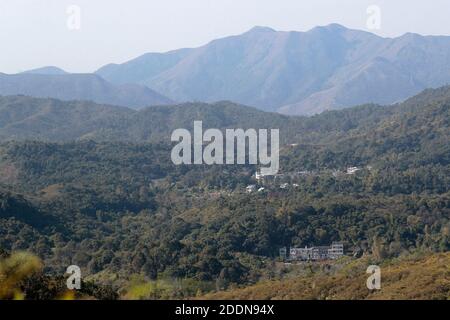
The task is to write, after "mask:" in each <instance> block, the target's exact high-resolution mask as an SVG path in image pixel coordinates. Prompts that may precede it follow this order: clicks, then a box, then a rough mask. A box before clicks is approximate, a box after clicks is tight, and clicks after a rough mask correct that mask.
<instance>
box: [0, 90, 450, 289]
mask: <svg viewBox="0 0 450 320" xmlns="http://www.w3.org/2000/svg"><path fill="white" fill-rule="evenodd" d="M86 110H91V111H89V112H90V113H92V115H89V113H88V114H87V115H86V113H85V112H86ZM98 110H101V112H100V111H99V112H97V111H98ZM194 120H203V121H204V126H205V127H213V128H239V127H242V128H281V133H280V137H281V141H282V146H283V147H282V150H281V171H280V173H281V174H282V176H281V178H280V179H281V180H279V181H277V180H275V181H268V182H266V183H264V187H265V188H266V189H265V191H264V192H260V193H247V192H246V190H245V187H246V186H247V185H249V184H257V183H259V182H256V181H255V179H254V173H255V171H256V169H257V168H256V167H255V166H251V165H236V166H226V165H224V166H217V165H215V166H206V165H192V166H189V165H182V166H175V165H173V164H172V162H171V161H170V150H171V144H170V133H171V131H172V130H174V129H176V128H190V127H191V126H192V123H193V121H194ZM449 121H450V87H444V88H441V89H436V90H427V91H425V92H423V93H422V94H420V95H418V96H416V97H414V98H411V99H409V100H407V101H406V102H404V103H401V104H397V105H393V106H376V105H366V106H360V107H355V108H350V109H345V110H341V111H331V112H325V113H322V114H320V115H317V116H313V117H309V118H308V117H286V116H282V115H277V114H270V113H264V112H260V111H257V110H256V109H252V108H247V107H243V106H238V105H234V104H232V103H229V102H220V103H216V104H213V105H207V104H194V103H193V104H184V105H179V106H170V107H152V108H148V109H145V110H142V111H132V110H129V109H125V108H116V107H111V109H108V106H100V105H95V104H89V103H84V102H83V103H81V102H61V101H57V100H51V99H34V98H29V97H23V96H16V97H2V98H0V137H2V142H1V143H0V249H3V250H6V251H7V252H16V251H24V250H25V251H29V252H32V253H34V254H36V255H37V256H38V257H39V258H40V259H42V261H43V264H44V267H43V268H44V269H43V270H44V271H45V274H48V275H51V276H54V277H57V276H58V275H59V276H60V275H62V274H64V272H65V269H66V268H67V266H69V265H71V264H76V265H79V266H80V267H81V268H82V270H83V273H84V275H86V276H87V279H88V280H92V281H95V282H96V283H98V284H101V285H111V286H112V287H113V288H114V290H116V291H118V292H121V293H123V294H125V295H126V294H127V293H128V294H129V295H131V296H132V293H130V292H131V291H132V290H128V289H129V287H130V284H135V285H136V286H139V284H141V283H145V281H150V282H149V283H152V281H153V282H154V283H158V282H157V281H161V283H164V285H166V287H167V286H168V287H170V288H174V287H176V288H178V289H177V290H175V289H173V290H165V291H164V293H160V294H159V295H158V294H155V293H154V292H153V291H152V292H153V294H154V295H152V296H151V297H152V298H160V297H169V298H182V297H190V296H193V295H195V294H197V293H198V292H210V291H216V290H222V289H227V288H229V287H234V286H245V285H249V284H253V283H257V282H259V281H263V280H268V279H272V278H273V277H275V276H280V275H279V274H278V275H275V274H274V273H275V272H274V264H275V263H276V261H277V259H278V257H277V256H278V250H279V248H281V247H284V246H288V247H289V246H305V245H308V246H311V245H327V244H329V243H331V242H332V241H341V242H343V243H344V244H345V248H346V253H347V255H349V256H353V255H354V256H355V257H358V256H360V255H371V256H373V257H374V259H378V260H385V259H393V258H395V257H398V256H401V255H403V254H407V253H411V252H415V251H417V250H421V251H427V252H447V251H449V250H450V221H449V218H450V190H449V186H450V143H449V142H450V131H449ZM353 166H356V167H358V168H361V170H360V171H358V172H357V173H356V174H351V175H349V174H345V170H346V168H348V167H353ZM300 171H303V172H307V174H304V175H300V176H299V175H295V174H293V173H296V172H300ZM280 181H283V182H284V181H286V182H289V183H290V187H289V188H286V189H280V188H279V183H280ZM294 183H295V187H294ZM174 279H175V280H176V281H180V282H179V283H177V285H174V284H173V283H172V282H170V281H175V280H174ZM183 281H184V282H183ZM168 282H170V283H171V284H170V285H169V284H167V283H168ZM161 283H160V285H161V286H163V284H161ZM127 288H128V289H127ZM127 290H128V291H127ZM107 292H108V294H109V291H107ZM138 296H139V295H138ZM108 297H111V296H110V295H108ZM148 297H149V296H147V298H148Z"/></svg>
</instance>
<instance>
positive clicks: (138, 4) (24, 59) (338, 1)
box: [0, 0, 450, 73]
mask: <svg viewBox="0 0 450 320" xmlns="http://www.w3.org/2000/svg"><path fill="white" fill-rule="evenodd" d="M71 5H76V6H78V7H79V8H80V10H81V11H80V29H76V30H71V29H69V27H68V24H69V25H70V26H71V28H74V27H76V26H77V21H78V20H77V18H76V17H77V14H76V9H75V11H74V10H73V7H72V8H71V9H69V13H68V8H70V6H71ZM371 5H377V6H378V7H379V8H380V10H381V24H380V27H381V28H380V29H379V30H371V31H372V32H375V33H377V34H379V35H382V36H389V37H393V36H398V35H401V34H403V33H405V32H416V33H420V34H426V35H429V34H433V35H437V34H439V35H450V22H449V18H448V15H449V13H450V1H449V0H432V1H430V0H428V1H425V0H369V1H367V0H308V1H307V0H0V44H1V46H0V48H1V52H0V72H6V73H15V72H20V71H24V70H27V69H31V68H36V67H41V66H46V65H55V66H58V67H61V68H63V69H65V70H67V71H71V72H92V71H94V70H96V69H97V68H99V67H100V66H102V65H104V64H106V63H110V62H116V63H120V62H124V61H127V60H129V59H131V58H134V57H136V56H139V55H141V54H143V53H145V52H150V51H156V52H161V51H167V50H171V49H177V48H180V47H196V46H200V45H203V44H205V43H207V42H209V41H210V40H212V39H215V38H219V37H224V36H228V35H234V34H239V33H242V32H245V31H247V30H248V29H250V28H251V27H253V26H255V25H261V26H269V27H272V28H274V29H277V30H298V31H306V30H309V29H311V28H312V27H314V26H317V25H326V24H329V23H333V22H336V23H340V24H343V25H345V26H347V27H350V28H355V29H362V30H367V19H368V16H369V15H368V14H367V12H366V10H367V8H368V7H369V6H371Z"/></svg>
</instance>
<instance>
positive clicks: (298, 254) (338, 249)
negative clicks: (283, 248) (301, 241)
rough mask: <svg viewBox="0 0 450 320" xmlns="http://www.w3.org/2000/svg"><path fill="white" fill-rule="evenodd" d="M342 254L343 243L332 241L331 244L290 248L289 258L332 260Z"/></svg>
mask: <svg viewBox="0 0 450 320" xmlns="http://www.w3.org/2000/svg"><path fill="white" fill-rule="evenodd" d="M343 255H344V245H343V244H342V243H338V242H333V243H332V244H331V246H319V247H310V248H308V247H304V248H291V249H290V250H289V260H303V261H320V260H334V259H338V258H339V257H342V256H343Z"/></svg>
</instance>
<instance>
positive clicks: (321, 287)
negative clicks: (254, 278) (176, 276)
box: [200, 252, 450, 300]
mask: <svg viewBox="0 0 450 320" xmlns="http://www.w3.org/2000/svg"><path fill="white" fill-rule="evenodd" d="M368 260H370V259H367V258H366V259H362V260H361V261H357V262H350V263H348V262H347V263H346V264H344V266H343V267H342V269H341V270H339V271H337V272H335V273H333V272H331V273H329V274H326V272H320V271H317V272H315V273H311V274H308V275H305V276H301V277H293V278H289V279H286V280H281V281H267V282H262V283H259V284H256V285H253V286H249V287H247V288H243V289H235V290H230V291H226V292H220V293H216V294H210V295H206V296H202V297H200V298H201V299H213V300H215V299H219V300H222V299H223V300H280V299H282V300H305V299H307V300H317V299H321V300H324V299H327V300H329V299H333V300H355V299H358V300H361V299H370V300H377V299H381V300H414V299H417V300H423V299H435V300H437V299H439V300H448V299H450V274H449V270H448V266H449V265H450V252H447V253H442V254H435V255H425V256H418V257H404V258H400V259H395V260H392V261H387V262H385V263H383V264H382V265H381V266H380V267H381V270H382V271H381V277H382V278H381V279H382V280H381V290H373V291H371V290H368V289H367V287H366V279H367V278H368V276H369V275H368V274H365V272H364V271H365V269H366V268H367V266H368V265H369V264H370V262H369V261H368Z"/></svg>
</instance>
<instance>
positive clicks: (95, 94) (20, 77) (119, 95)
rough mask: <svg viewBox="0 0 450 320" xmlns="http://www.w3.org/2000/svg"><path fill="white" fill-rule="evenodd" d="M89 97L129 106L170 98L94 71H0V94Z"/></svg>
mask: <svg viewBox="0 0 450 320" xmlns="http://www.w3.org/2000/svg"><path fill="white" fill-rule="evenodd" d="M18 94H22V95H28V96H33V97H41V98H47V97H50V98H55V99H61V100H88V101H94V102H97V103H104V104H114V105H121V106H127V107H131V108H142V107H147V106H151V105H162V104H169V103H171V100H170V99H168V98H166V97H164V96H162V95H160V94H158V93H157V92H155V91H153V90H151V89H149V88H147V87H145V86H142V85H138V84H127V85H119V86H118V85H114V84H112V83H110V82H108V81H105V80H104V79H102V78H101V77H99V76H97V75H94V74H66V73H63V71H59V70H58V69H56V70H55V69H52V68H50V69H49V68H44V69H38V70H31V71H29V72H25V73H20V74H12V75H7V74H1V73H0V95H18Z"/></svg>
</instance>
